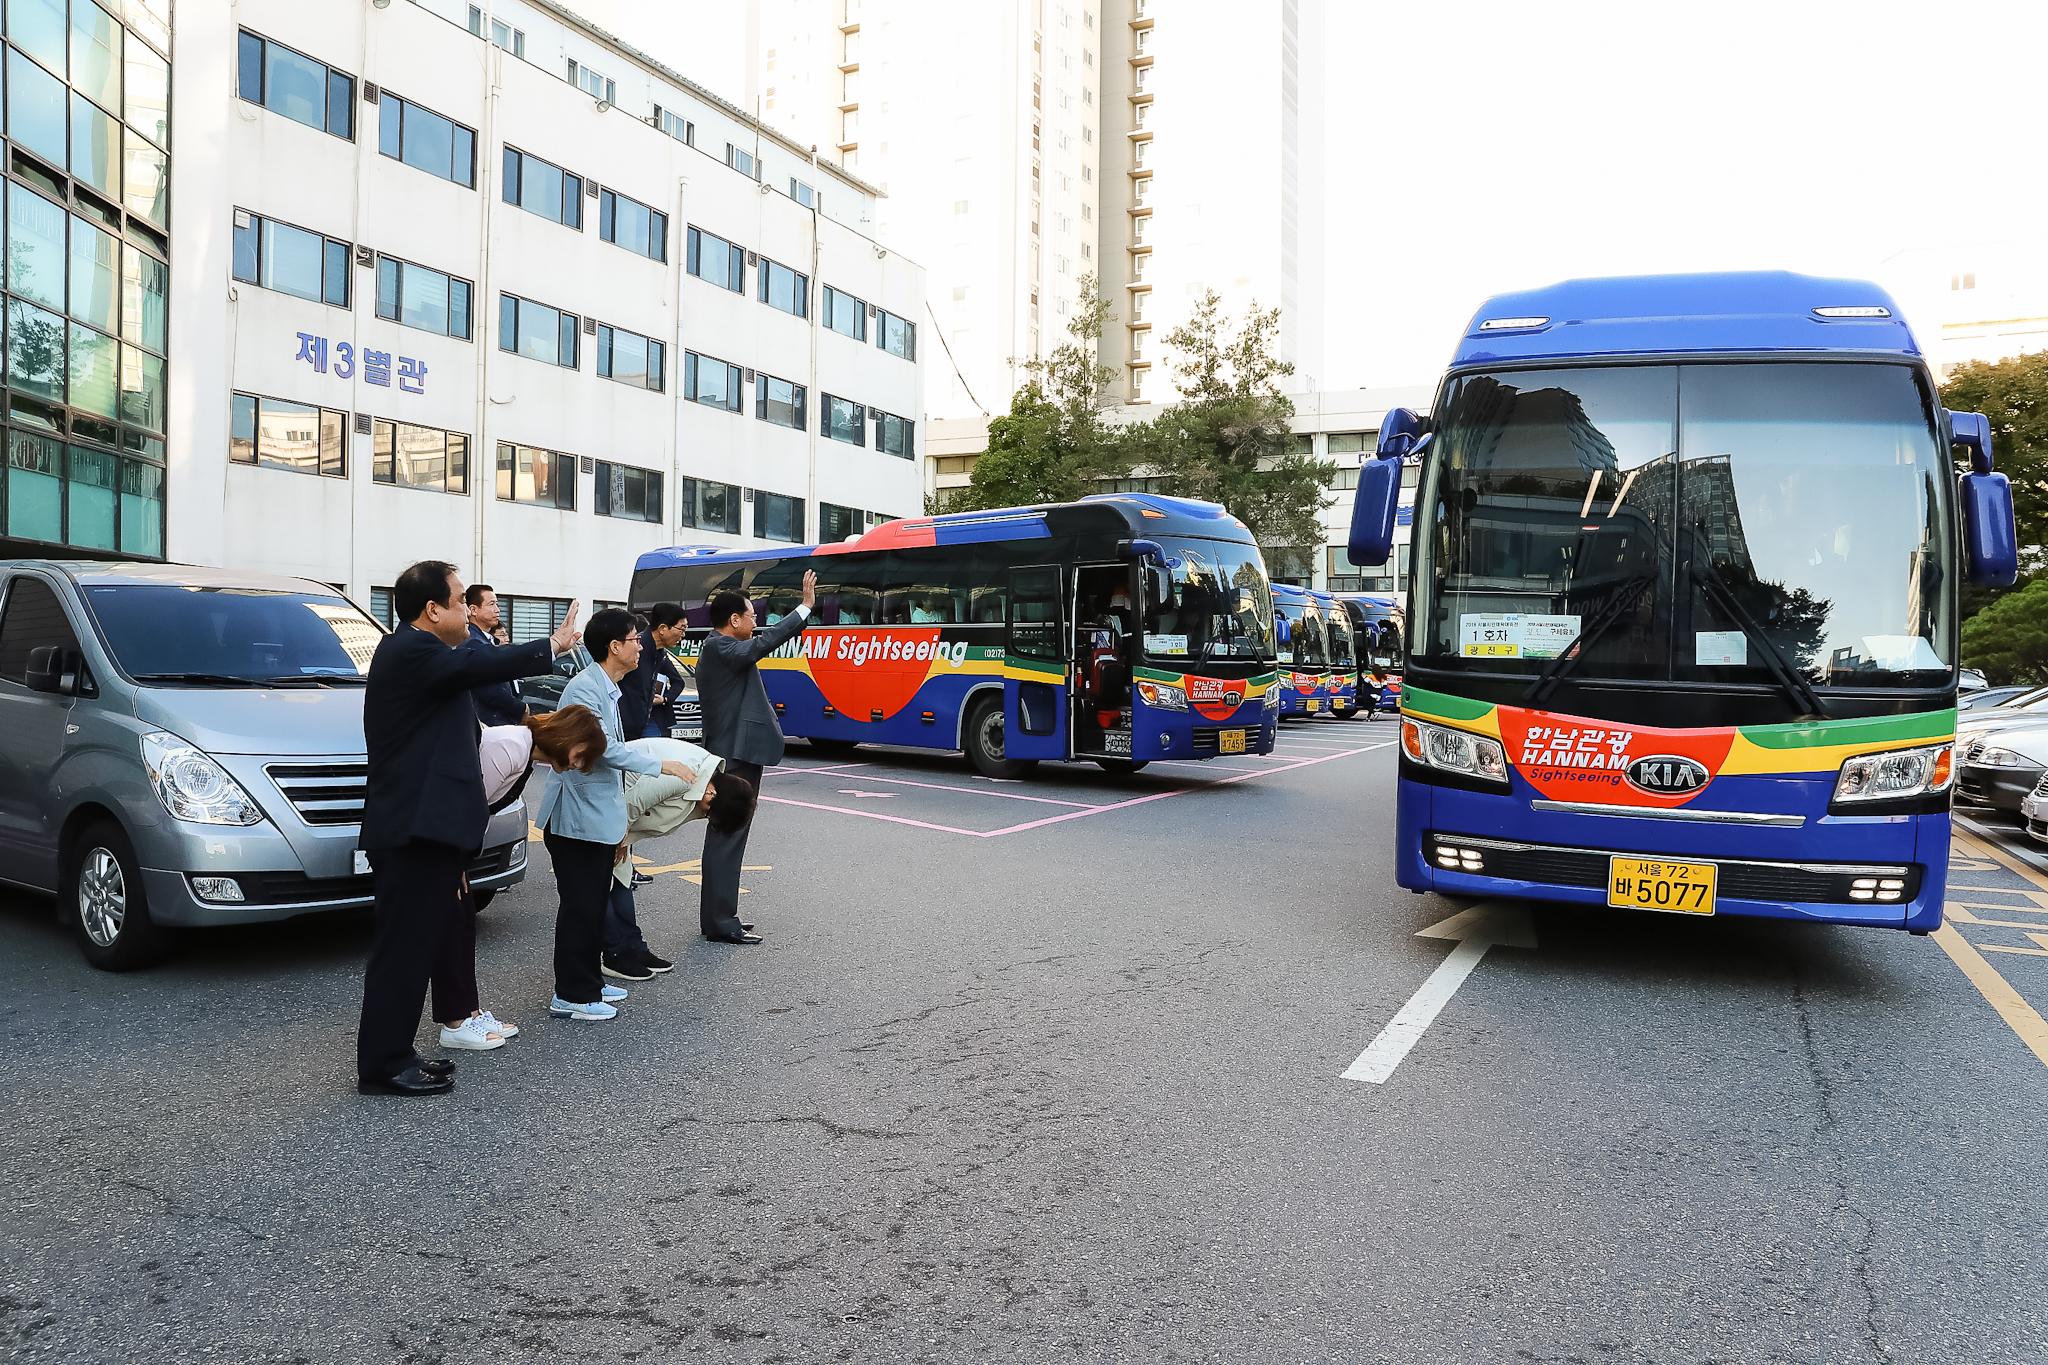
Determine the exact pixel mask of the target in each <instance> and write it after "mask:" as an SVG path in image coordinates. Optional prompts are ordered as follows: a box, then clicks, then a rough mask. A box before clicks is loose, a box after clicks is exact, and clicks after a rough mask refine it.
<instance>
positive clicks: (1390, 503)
mask: <svg viewBox="0 0 2048 1365" xmlns="http://www.w3.org/2000/svg"><path fill="white" fill-rule="evenodd" d="M1381 449H1382V450H1384V449H1385V443H1384V441H1383V442H1382V444H1381ZM1400 498H1401V461H1400V460H1399V459H1398V458H1395V457H1392V456H1388V455H1381V456H1380V457H1379V458H1378V459H1375V460H1369V461H1367V462H1366V464H1365V466H1364V467H1363V468H1361V469H1360V470H1359V471H1358V493H1357V496H1356V497H1355V499H1354V500H1353V501H1352V504H1351V544H1350V554H1351V562H1352V563H1353V564H1357V565H1359V566H1360V567H1365V566H1368V565H1379V564H1384V563H1386V562H1387V556H1388V555H1391V554H1392V553H1393V552H1394V517H1395V516H1396V514H1397V513H1398V512H1399V511H1400V507H1399V503H1400Z"/></svg>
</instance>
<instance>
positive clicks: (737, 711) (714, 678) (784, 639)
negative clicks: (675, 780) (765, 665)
mask: <svg viewBox="0 0 2048 1365" xmlns="http://www.w3.org/2000/svg"><path fill="white" fill-rule="evenodd" d="M810 619H811V617H810V613H809V612H806V611H802V610H798V611H793V612H791V613H790V614H789V615H787V616H785V617H783V618H782V619H781V620H780V621H777V622H776V623H775V624H774V625H772V626H770V627H769V628H768V629H766V630H759V631H756V632H754V638H753V639H751V640H735V639H733V638H732V637H731V636H730V635H720V634H718V633H717V632H716V631H713V632H712V633H711V634H709V635H707V636H705V637H704V643H703V644H702V645H700V646H699V647H698V653H697V704H698V705H699V706H701V707H702V708H703V711H704V747H705V748H707V749H709V750H710V751H711V752H712V753H714V754H717V755H718V756H719V757H720V758H723V759H729V760H731V761H732V762H734V763H758V764H760V765H761V766H762V767H764V768H769V767H773V766H774V765H775V764H777V763H780V762H781V761H782V726H781V724H780V723H779V722H777V721H776V719H775V706H774V704H773V703H771V702H770V701H769V700H768V689H767V688H766V687H765V686H763V685H762V682H761V670H760V669H759V668H758V667H756V665H757V664H759V663H760V662H761V660H763V659H765V658H767V657H768V656H769V655H770V654H773V653H774V652H775V651H776V650H778V649H780V648H782V647H783V646H784V645H786V644H788V643H789V642H790V641H791V640H794V639H795V638H796V637H797V636H799V635H801V634H803V631H804V627H805V626H806V625H808V624H809V623H810Z"/></svg>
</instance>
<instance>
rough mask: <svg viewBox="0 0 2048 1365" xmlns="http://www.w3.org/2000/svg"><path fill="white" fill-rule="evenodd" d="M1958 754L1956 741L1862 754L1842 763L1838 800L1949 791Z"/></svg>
mask: <svg viewBox="0 0 2048 1365" xmlns="http://www.w3.org/2000/svg"><path fill="white" fill-rule="evenodd" d="M1954 757H1955V746H1954V745H1953V744H1929V745H1927V746H1925V747H1924V748H1919V749H1886V750H1884V751H1883V752H1881V753H1875V754H1858V755H1856V757H1854V758H1852V759H1849V760H1848V761H1847V762H1845V763H1843V764H1842V772H1841V776H1839V777H1837V778H1836V779H1835V800H1837V801H1890V800H1895V799H1897V798H1899V797H1903V796H1928V795H1932V794H1934V793H1936V792H1943V791H1947V790H1948V784H1949V780H1950V779H1951V778H1952V777H1954V775H1955V767H1954Z"/></svg>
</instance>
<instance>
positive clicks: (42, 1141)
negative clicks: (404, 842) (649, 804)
mask: <svg viewBox="0 0 2048 1365" xmlns="http://www.w3.org/2000/svg"><path fill="white" fill-rule="evenodd" d="M1393 735H1394V727H1393V726H1392V725H1390V724H1388V723H1387V722H1385V721H1384V720H1382V721H1378V722H1370V723H1366V722H1352V723H1341V722H1329V721H1324V722H1314V723H1306V724H1300V725H1289V726H1288V727H1286V729H1285V731H1284V732H1283V736H1282V740H1281V746H1280V752H1279V753H1278V754H1276V755H1275V756H1274V757H1273V758H1272V759H1258V758H1241V757H1240V758H1232V759H1223V760H1217V761H1216V762H1214V763H1210V764H1203V765H1187V766H1179V765H1164V764H1161V765H1154V766H1153V767H1150V768H1148V769H1147V770H1146V771H1144V772H1143V773H1141V774H1138V775H1136V776H1133V777H1128V778H1123V779H1118V778H1113V777H1110V776H1108V775H1106V774H1104V773H1101V772H1099V771H1097V770H1096V769H1094V768H1092V767H1084V766H1073V767H1044V768H1041V769H1040V771H1039V773H1038V774H1037V775H1036V776H1034V777H1033V778H1031V779H1029V780H1026V781H1022V782H1018V783H993V782H989V781H986V780H985V779H981V778H979V777H976V776H974V775H973V774H972V773H971V770H970V769H968V768H967V767H966V765H965V764H964V762H962V761H961V760H959V759H958V758H946V757H935V756H930V755H916V754H907V753H901V752H893V753H892V752H880V753H876V752H870V751H868V750H865V749H864V750H861V751H858V752H856V753H855V754H853V755H850V756H847V757H845V758H841V759H835V760H826V759H823V758H821V757H819V756H816V755H813V754H811V753H810V752H809V751H808V750H807V749H806V748H805V746H802V745H800V744H793V745H792V746H791V752H790V758H789V760H788V765H787V767H786V769H785V770H778V771H776V772H774V773H771V774H770V775H769V776H768V777H767V778H766V779H765V791H766V795H767V797H768V798H769V799H768V801H767V802H766V803H765V804H764V805H763V807H762V809H761V813H760V816H759V818H758V820H757V822H756V825H755V831H754V836H753V842H752V846H751V848H750V851H749V857H748V863H749V865H750V867H751V868H752V870H750V871H749V872H748V873H747V877H746V886H747V888H748V894H747V896H746V897H745V898H744V900H743V902H742V904H743V908H744V909H745V910H746V911H747V918H750V919H753V920H755V921H757V922H758V923H759V925H760V928H761V932H762V933H763V934H764V935H766V936H767V942H766V943H765V944H763V945H761V946H758V947H730V946H723V945H715V944H709V943H706V942H704V941H703V940H701V939H700V938H698V937H696V935H695V924H696V902H697V887H696V886H695V885H694V884H693V883H692V880H691V879H692V878H693V877H694V876H695V866H694V860H695V859H696V857H697V856H698V853H699V851H700V844H701V836H699V835H698V834H696V833H694V832H692V831H687V830H686V831H684V832H683V833H681V834H678V835H677V836H674V837H672V838H671V839H669V840H667V841H664V842H662V843H658V844H655V845H652V846H649V847H646V848H643V849H642V853H643V855H644V856H645V858H646V862H645V866H646V867H647V869H648V870H649V871H651V872H653V873H654V875H655V876H656V884H655V885H653V886H651V887H648V888H645V889H644V890H642V891H641V893H640V896H639V902H640V906H641V918H642V923H643V926H644V927H645V929H646V931H647V934H648V937H649V939H650V941H651V942H652V943H653V945H654V947H655V948H656V950H657V951H659V952H662V953H664V954H665V955H667V956H669V957H672V958H674V959H675V960H676V961H677V964H678V966H677V969H676V971H675V972H674V973H673V974H671V975H669V976H666V977H663V978H661V979H659V980H656V981H653V982H647V983H642V984H636V985H633V986H632V987H631V990H632V996H631V998H630V999H629V1000H627V1001H626V1002H624V1004H623V1006H622V1013H621V1015H620V1017H619V1018H618V1019H616V1020H614V1021H610V1022H606V1023H600V1024H576V1023H570V1022H567V1021H558V1020H553V1019H550V1018H549V1017H548V1016H547V1014H546V1010H545V1005H546V1001H547V998H548V995H549V993H550V990H549V985H550V966H549V952H550V943H551V941H552V925H553V913H554V898H553V890H552V883H551V879H550V876H549V873H548V871H547V857H546V853H545V850H544V849H543V847H542V846H541V845H540V844H539V843H535V844H534V845H533V846H532V853H533V859H534V861H533V866H532V870H531V871H530V872H529V874H528V878H527V881H526V883H525V884H524V885H523V886H521V887H519V888H517V889H515V890H513V891H511V892H508V893H505V894H502V895H500V896H499V897H498V899H497V900H496V902H495V903H494V904H492V905H491V907H490V908H489V910H488V911H487V912H486V914H485V915H484V917H483V919H482V922H481V931H480V946H479V951H480V974H481V978H482V980H483V983H484V990H485V1003H486V1004H487V1005H489V1006H490V1007H491V1008H492V1009H493V1010H495V1011H496V1012H497V1014H498V1015H499V1016H500V1017H502V1018H505V1019H508V1020H511V1021H513V1022H515V1023H517V1024H519V1025H520V1026H521V1028H522V1030H523V1031H522V1033H521V1034H520V1036H519V1037H518V1038H517V1039H515V1040H514V1041H513V1042H512V1043H511V1044H510V1045H508V1046H507V1047H505V1048H503V1049H501V1050H499V1051H496V1052H492V1053H487V1054H471V1053H463V1054H457V1065H458V1068H459V1071H458V1078H457V1084H456V1088H455V1090H454V1092H453V1093H452V1094H451V1095H448V1096H444V1097H439V1098H435V1099H429V1100H397V1099H381V1098H366V1097H362V1096H358V1095H357V1094H356V1093H355V1092H354V1088H353V1074H352V1073H353V1067H352V1060H353V1053H352V1046H353V1032H354V1026H355V1020H356V1012H357V1009H358V1007H359V1004H360V999H361V996H360V986H361V963H362V956H363V953H364V951H365V949H366V946H367V942H368V933H367V925H366V923H365V922H364V921H362V920H361V919H341V920H333V919H329V920H323V921H305V922H296V923H289V924H283V925H272V926H257V927H251V928H246V929H237V930H224V931H211V932H207V933H203V934H194V935H192V936H191V937H190V938H189V939H188V940H187V941H186V942H185V943H184V945H183V950H182V952H181V953H180V954H179V955H178V956H177V957H176V958H175V959H174V960H172V961H171V962H169V963H167V964H165V965H164V966H162V967H159V968H156V969H154V970H151V971H148V972H143V973H137V974H134V975H129V976H110V975H105V974H102V973H98V972H95V971H93V970H92V969H91V968H89V967H87V966H86V965H85V964H84V962H83V960H82V959H81V958H80V956H79V954H78V952H77V950H76V948H75V947H74V946H73V944H72V943H71V942H70V940H69V939H68V938H66V937H65V936H64V934H63V933H62V932H61V931H60V930H59V929H58V928H57V927H56V926H55V925H54V924H53V923H52V922H51V918H50V914H49V909H48V905H47V903H45V902H40V901H36V900H33V899H31V898H27V897H12V898H4V899H0V1031H4V1048H5V1050H4V1054H0V1055H4V1060H0V1075H4V1076H5V1078H6V1084H5V1096H6V1100H7V1102H8V1107H9V1109H10V1110H11V1111H12V1113H11V1122H9V1123H8V1124H7V1125H6V1126H5V1127H4V1128H0V1357H4V1358H6V1359H9V1360H19V1361H37V1362H40V1361H58V1360H65V1361H103V1360H133V1361H186V1360H192V1361H201V1360H204V1361H259V1360H260V1361H304V1362H329V1361H336V1362H339V1361H418V1362H432V1361H448V1362H457V1361H491V1360H511V1361H528V1360H533V1361H548V1362H583V1361H599V1360H607V1361H609V1360H635V1359H666V1358H672V1357H683V1356H692V1355H695V1356H704V1357H707V1358H711V1359H715V1360H720V1361H735V1362H781V1361H810V1360H819V1361H825V1360H857V1361H961V1360H974V1361H977V1362H981V1361H1033V1362H1036V1361H1050V1360H1079V1361H1120V1360H1171V1361H1206V1360H1218V1361H1304V1362H1307V1361H1361V1362H1382V1361H1384V1362H1437V1361H1443V1362H1493V1361H1499V1362H1502V1363H1503V1365H1521V1363H1522V1362H1601V1363H1602V1365H1605V1363H1606V1362H1614V1363H1615V1365H1635V1363H1636V1362H1716V1365H1736V1363H1737V1362H1837V1361H1841V1362H1863V1361H1872V1362H1901V1363H1903V1362H1923V1361H1969V1362H1980V1361H1981V1362H2005V1361H2014V1362H2021V1361H2024V1362H2038V1361H2041V1360H2043V1359H2044V1358H2048V1313H2044V1311H2043V1310H2044V1308H2048V1238H2044V1229H2048V1185H2044V1182H2043V1179H2042V1176H2041V1172H2042V1170H2043V1168H2044V1157H2048V1124H2044V1122H2043V1120H2044V1118H2048V1065H2044V1059H2043V1057H2042V1056H2037V1055H2036V1053H2035V1051H2033V1050H2032V1049H2031V1048H2030V1046H2029V1043H2028V1041H2027V1037H2026V1036H2025V1029H2026V1027H2028V1026H2027V1025H2026V1023H2025V1016H2024V1013H2023V1012H2021V1011H2017V1010H2015V1008H2014V1005H2013V1002H2014V1001H2015V1000H2017V1001H2019V1002H2020V1005H2021V1006H2022V1007H2024V1008H2025V1009H2030V1010H2034V1011H2044V1010H2048V940H2044V941H2042V942H2040V943H2038V944H2037V943H2036V941H2035V939H2033V938H2032V937H2030V926H2031V924H2032V923H2033V921H2034V920H2036V919H2038V920H2039V921H2041V923H2042V926H2043V929H2042V932H2044V933H2048V873H2044V872H2043V871H2042V869H2040V868H2035V867H2033V866H2032V865H2031V864H2029V863H2028V862H2027V861H2025V859H2024V858H2022V857H2020V856H2019V854H2018V853H2015V852H2011V851H2009V850H2006V849H2005V847H2004V842H2009V841H2003V842H2002V841H2001V839H2000V838H1999V837H1996V836H1993V835H1986V836H1985V837H1984V838H1983V839H1982V840H1981V841H1980V840H1978V839H1977V837H1976V836H1974V835H1972V836H1967V837H1968V838H1969V840H1970V842H1969V844H1968V846H1967V847H1964V848H1961V849H1960V852H1961V854H1962V857H1961V861H1960V862H1959V864H1958V871H1957V873H1956V877H1955V881H1956V883H1957V885H1958V887H1959V888H1961V889H1959V890H1958V892H1957V893H1955V894H1956V899H1957V900H1958V902H1959V903H1963V904H1965V905H1966V906H1968V907H1973V908H1969V909H1967V910H1966V913H1968V914H1969V915H1970V916H1972V917H1973V921H1974V922H1966V921H1957V922H1956V923H1955V926H1954V927H1955V928H1956V929H1958V930H1959V931H1960V932H1959V933H1958V935H1957V938H1958V939H1959V940H1960V941H1962V942H1963V944H1964V947H1963V949H1961V950H1958V949H1956V948H1955V947H1954V945H1953V944H1952V943H1951V944H1948V945H1947V946H1944V943H1943V942H1941V941H1937V940H1936V939H1930V938H1914V937H1910V936H1908V935H1905V934H1900V933H1891V932H1884V931H1875V930H1858V929H1846V928H1839V929H1838V928H1810V927H1804V926H1799V925H1792V924H1779V923H1770V922H1761V921H1743V920H1738V919H1732V918H1726V917H1723V918H1716V919H1709V920H1691V919H1677V918H1672V917H1662V916H1649V915H1641V916H1639V915H1630V914H1625V913H1620V912H1614V913H1609V912H1592V911H1587V912H1579V911H1560V910H1540V909H1539V910H1535V911H1533V912H1530V913H1528V914H1527V918H1526V920H1524V921H1522V923H1524V924H1525V925H1526V929H1527V932H1528V934H1529V937H1528V938H1526V939H1523V940H1522V941H1524V942H1533V944H1534V945H1535V946H1533V947H1527V946H1513V945H1512V944H1511V943H1509V942H1507V941H1506V940H1502V941H1501V942H1499V943H1497V944H1496V945H1495V946H1493V947H1491V948H1490V949H1488V950H1487V951H1486V953H1485V955H1484V957H1483V958H1482V959H1481V960H1480V961H1479V962H1478V965H1477V967H1476V968H1475V969H1474V970H1473V971H1472V972H1471V974H1470V976H1469V977H1466V978H1465V979H1464V980H1463V981H1462V983H1461V984H1460V985H1459V986H1458V988H1457V990H1456V991H1455V993H1454V994H1451V995H1450V996H1449V997H1448V998H1447V999H1445V1000H1443V1001H1442V1002H1441V1008H1440V1011H1439V1012H1438V1013H1436V1014H1435V1016H1434V1018H1433V1019H1432V1020H1431V1021H1429V1023H1428V1027H1427V1029H1426V1030H1424V1031H1422V1032H1420V1034H1419V1035H1418V1036H1416V1037H1415V1038H1414V1039H1413V1043H1412V1046H1411V1047H1410V1048H1409V1049H1408V1050H1407V1051H1406V1053H1405V1054H1404V1055H1403V1056H1402V1057H1401V1058H1400V1060H1399V1062H1398V1065H1396V1066H1395V1067H1394V1068H1393V1069H1392V1071H1391V1073H1390V1074H1388V1076H1387V1078H1386V1079H1385V1081H1384V1082H1382V1083H1368V1082H1361V1081H1358V1080H1347V1079H1344V1073H1345V1071H1346V1070H1347V1068H1349V1067H1351V1066H1352V1065H1353V1063H1354V1060H1355V1059H1356V1058H1358V1057H1359V1055H1360V1054H1361V1052H1362V1051H1364V1050H1365V1049H1367V1047H1368V1045H1369V1044H1372V1043H1373V1042H1374V1040H1375V1039H1376V1038H1377V1037H1378V1036H1379V1035H1380V1034H1381V1033H1382V1031H1383V1030H1384V1029H1386V1028H1387V1027H1388V1025H1389V1022H1390V1021H1392V1020H1395V1019H1396V1016H1397V1015H1400V1014H1402V1012H1403V1010H1404V1006H1408V1005H1409V1003H1410V1002H1411V1000H1412V999H1413V998H1414V997H1416V995H1417V992H1418V990H1419V989H1421V988H1422V987H1423V986H1424V984H1425V982H1426V981H1428V980H1429V979H1430V978H1431V977H1432V974H1433V973H1436V972H1437V971H1438V969H1439V968H1440V967H1441V966H1442V965H1443V964H1444V963H1445V962H1446V960H1447V955H1449V954H1451V953H1453V952H1454V951H1465V950H1464V949H1460V948H1458V946H1457V945H1456V944H1455V943H1453V942H1449V941H1446V940H1443V939H1440V938H1431V937H1421V936H1418V934H1417V931H1418V930H1422V929H1426V928H1429V927H1430V926H1432V925H1435V924H1439V923H1441V922H1443V921H1445V920H1447V919H1450V918H1451V917H1453V916H1454V915H1456V914H1458V913H1459V912H1460V911H1461V910H1463V909H1464V908H1465V906H1464V905H1463V904H1462V903H1460V904H1453V903H1450V902H1447V901H1444V900H1441V899H1439V898H1437V897H1434V896H1417V895H1412V894H1410V893H1409V892H1406V891H1404V890H1401V889H1400V888H1398V887H1396V886H1394V885H1393V882H1392V874H1391V855H1390V843H1391V838H1392V829H1393V800H1392V797H1393V774H1394V758H1393V751H1392V749H1391V747H1389V745H1390V741H1391V740H1392V738H1393ZM2022 851H2024V850H2022ZM2044 866H2048V865H2044ZM2030 874H2031V876H2030ZM1992 906H1996V907H2000V908H1998V909H1990V908H1987V907H1992ZM1512 913H1514V914H1518V915H1519V914H1521V913H1522V912H1521V911H1514V912H1512ZM1953 919H1954V917H1953V916H1952V920H1953ZM1971 959H1974V960H1975V962H1977V963H1980V964H1986V965H1988V966H1989V967H1991V968H1992V970H1991V974H1990V976H1988V977H1986V976H1985V975H1984V974H1983V973H1981V972H1979V973H1977V975H1975V976H1972V975H1971V974H1970V973H1971V972H1974V971H1976V969H1975V968H1974V967H1972V968H1970V971H1966V970H1965V965H1966V964H1967V963H1968V962H1969V961H1970V960H1971ZM1994 982H1996V983H2003V986H2004V990H2005V992H2006V995H2000V994H1999V987H1998V986H1997V985H1995V984H1993V983H1994ZM2008 997H2010V998H2008ZM2015 1020H2016V1021H2017V1022H2014V1021H2015ZM2036 1021H2037V1022H2038V1014H2037V1015H2036ZM422 1036H423V1039H425V1040H428V1041H431V1038H432V1034H431V1032H429V1031H425V1030H423V1035H422ZM2044 1046H2048V1044H2044ZM427 1051H428V1055H434V1051H435V1049H432V1048H428V1049H427Z"/></svg>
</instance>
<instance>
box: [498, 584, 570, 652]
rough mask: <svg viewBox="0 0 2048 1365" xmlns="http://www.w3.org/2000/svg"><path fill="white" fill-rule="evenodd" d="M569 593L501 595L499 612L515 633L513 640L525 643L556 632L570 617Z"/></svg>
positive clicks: (517, 643)
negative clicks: (531, 595)
mask: <svg viewBox="0 0 2048 1365" xmlns="http://www.w3.org/2000/svg"><path fill="white" fill-rule="evenodd" d="M569 605H570V604H569V599H568V598H566V597H507V596H505V595H504V594H503V593H500V594H499V595H498V614H499V615H500V616H501V617H503V618H504V621H505V626H506V629H508V630H509V631H511V633H512V643H513V644H515V645H523V644H526V643H528V642H529V641H532V640H539V639H542V638H544V637H545V636H549V635H552V634H554V633H555V632H556V631H558V630H560V629H561V628H562V623H563V622H564V621H567V620H568V619H569Z"/></svg>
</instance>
